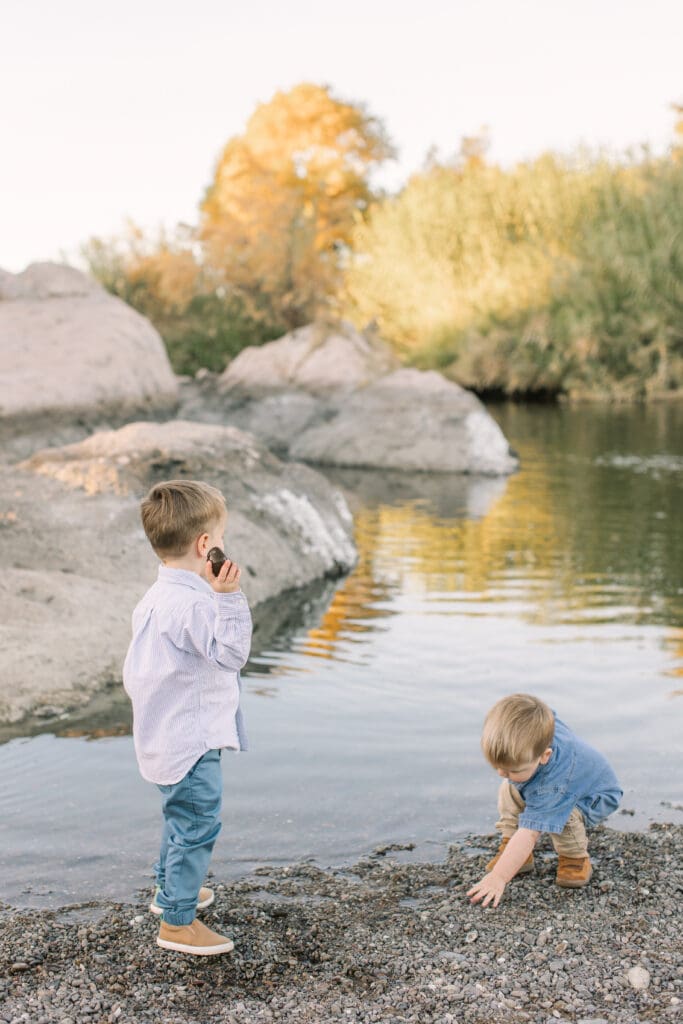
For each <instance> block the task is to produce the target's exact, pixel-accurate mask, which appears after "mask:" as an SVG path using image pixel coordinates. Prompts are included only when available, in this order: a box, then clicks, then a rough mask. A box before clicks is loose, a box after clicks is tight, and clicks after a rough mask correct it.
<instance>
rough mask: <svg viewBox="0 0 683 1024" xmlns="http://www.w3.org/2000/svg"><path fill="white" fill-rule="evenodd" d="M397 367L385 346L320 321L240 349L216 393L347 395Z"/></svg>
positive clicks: (341, 325)
mask: <svg viewBox="0 0 683 1024" xmlns="http://www.w3.org/2000/svg"><path fill="white" fill-rule="evenodd" d="M399 365H400V364H399V361H398V359H397V358H396V356H395V355H394V354H393V353H392V351H391V349H390V348H389V346H388V345H387V344H386V343H385V342H382V341H380V340H379V339H376V338H374V337H373V336H371V335H368V334H360V333H359V332H358V331H356V330H355V329H354V328H353V327H352V326H351V325H350V324H348V323H344V322H342V323H339V324H335V325H330V324H326V323H323V322H319V323H312V324H308V325H307V326H306V327H300V328H299V329H298V330H295V331H291V332H290V333H289V334H286V335H285V336H284V337H283V338H279V339H278V340H277V341H271V342H269V343H268V344H266V345H261V346H255V347H252V348H247V349H244V350H243V351H242V352H240V354H239V355H238V356H236V358H235V359H233V360H232V362H231V363H230V364H229V365H228V367H227V369H226V370H225V372H224V373H223V374H222V376H221V379H220V389H221V390H222V391H225V392H229V391H235V390H236V391H243V392H245V393H247V394H250V395H254V394H263V393H265V392H268V391H282V390H290V389H292V388H295V389H303V390H305V391H310V392H311V393H313V394H327V393H329V392H331V391H332V392H336V391H339V390H341V391H347V390H348V391H351V390H355V389H356V388H360V387H364V386H365V385H367V384H369V383H371V382H373V381H375V380H378V379H379V378H380V377H382V376H383V375H384V374H386V373H389V372H391V371H392V370H394V369H397V368H398V367H399Z"/></svg>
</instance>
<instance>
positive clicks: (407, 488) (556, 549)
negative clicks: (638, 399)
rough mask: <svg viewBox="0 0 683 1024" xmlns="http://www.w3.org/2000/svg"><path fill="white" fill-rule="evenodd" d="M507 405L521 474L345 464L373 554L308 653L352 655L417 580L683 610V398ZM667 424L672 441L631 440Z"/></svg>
mask: <svg viewBox="0 0 683 1024" xmlns="http://www.w3.org/2000/svg"><path fill="white" fill-rule="evenodd" d="M494 411H495V412H497V414H498V416H499V418H500V419H501V420H502V425H503V428H504V429H505V430H506V432H507V433H508V436H511V437H512V439H513V441H514V444H515V447H516V448H517V450H518V451H519V452H520V454H521V457H522V467H523V468H522V471H521V472H520V473H518V474H517V475H515V476H513V477H511V478H510V479H509V480H503V481H500V480H495V481H490V480H480V479H477V478H467V477H460V478H453V477H451V478H448V477H441V476H438V475H426V474H423V475H420V474H414V475H410V476H406V475H397V474H388V473H384V474H380V473H376V472H371V471H365V472H362V471H347V472H341V471H337V472H336V473H334V474H332V478H333V480H334V482H335V483H337V484H338V485H339V486H341V487H342V488H343V489H344V491H345V494H346V497H347V500H348V501H349V503H350V505H351V507H352V508H353V509H354V512H355V516H356V543H357V546H358V550H359V554H360V559H359V563H358V566H357V568H356V570H355V571H354V573H353V574H352V576H351V577H349V579H347V580H346V582H345V583H344V584H343V585H342V586H341V587H340V588H339V589H338V590H337V592H336V594H335V595H334V597H333V599H332V603H331V605H330V607H329V609H328V610H327V611H326V612H325V614H324V615H323V618H322V621H321V622H320V625H317V626H315V627H313V628H311V629H309V631H308V633H307V635H306V636H305V638H303V639H300V641H299V643H298V647H297V649H298V651H299V652H300V653H302V654H308V655H311V656H315V657H329V658H345V657H349V650H348V647H347V645H348V644H349V643H350V642H351V641H353V640H354V639H355V640H356V641H358V640H362V639H363V638H365V639H367V640H368V641H369V642H371V640H372V633H373V631H374V630H376V629H377V628H379V623H380V622H381V620H382V619H383V618H386V617H387V616H390V615H394V614H396V613H397V609H396V608H395V607H394V605H393V604H392V603H391V598H392V597H393V596H395V595H399V594H410V593H412V594H422V595H425V596H427V597H428V599H429V600H430V601H431V602H433V603H434V604H435V605H438V603H439V601H448V603H449V605H450V606H451V607H454V608H455V607H456V606H458V607H457V611H458V612H459V613H460V614H463V615H466V616H471V615H491V614H494V615H495V616H497V617H498V616H500V615H501V614H508V615H512V616H515V617H522V618H523V619H524V620H525V621H527V622H530V623H536V624H546V625H549V624H565V625H591V626H599V625H601V624H603V625H606V624H610V623H624V624H637V625H649V624H662V623H664V624H675V623H677V622H681V621H683V588H682V585H681V581H682V579H683V573H682V569H683V565H682V564H681V558H682V555H681V552H682V551H683V545H682V544H681V541H682V540H683V536H681V533H682V531H681V523H682V522H683V501H682V500H681V499H682V498H683V485H682V483H681V481H682V480H683V456H679V455H676V454H675V452H672V451H671V450H667V448H668V449H670V447H671V446H672V445H676V444H678V445H680V444H681V434H677V433H676V430H677V424H678V418H679V417H678V411H677V410H675V409H674V410H670V417H669V419H667V417H666V416H664V417H662V416H661V414H660V413H659V411H655V412H652V414H651V415H648V414H647V413H643V412H642V411H641V410H637V411H635V412H634V411H633V410H629V411H628V413H627V414H624V413H621V414H620V413H619V412H618V411H617V412H615V411H614V410H611V411H610V413H609V415H606V414H605V412H604V410H592V409H591V410H589V412H588V413H587V412H586V411H582V410H576V409H572V410H563V409H560V410H557V409H554V410H548V409H544V408H541V409H534V408H532V409H522V408H515V407H507V408H505V407H503V408H500V409H498V410H494ZM634 416H635V417H636V418H637V420H638V422H639V423H640V425H641V427H642V430H643V434H644V436H643V435H641V434H640V433H637V432H636V433H635V435H634V431H633V428H632V419H633V417H634ZM671 420H673V423H671ZM667 425H668V429H667ZM681 426H683V423H682V424H681ZM653 433H654V434H655V435H657V434H659V435H660V436H661V442H660V443H661V444H662V446H663V447H664V451H662V452H659V453H657V454H650V455H647V454H634V455H624V454H620V448H622V447H623V446H624V445H627V446H628V445H634V444H637V445H640V446H642V445H643V444H647V443H648V438H649V443H652V434H653ZM472 509H476V514H472ZM501 602H502V604H503V605H506V606H507V607H506V608H502V607H501ZM368 634H369V635H368ZM591 639H592V641H593V642H595V638H594V637H592V638H591ZM342 648H343V649H344V653H342ZM360 656H361V655H359V654H357V655H356V657H360ZM679 657H680V655H679ZM672 674H676V675H680V674H683V670H682V669H681V667H680V665H679V666H678V668H674V669H673V670H672Z"/></svg>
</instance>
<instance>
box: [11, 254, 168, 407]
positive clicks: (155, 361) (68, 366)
mask: <svg viewBox="0 0 683 1024" xmlns="http://www.w3.org/2000/svg"><path fill="white" fill-rule="evenodd" d="M0 340H1V344H0V422H3V421H5V422H7V421H15V420H19V421H20V422H21V421H24V420H27V419H28V420H31V419H39V418H41V417H44V418H46V419H47V418H50V419H51V420H52V421H53V422H54V421H56V420H60V421H69V420H74V419H76V418H78V417H86V418H93V419H97V418H98V417H101V416H106V415H111V414H114V415H117V416H124V417H125V416H130V415H133V414H140V413H142V414H145V415H148V414H151V413H154V412H155V411H162V410H167V409H172V408H174V407H175V406H176V405H177V401H178V382H177V379H176V377H175V375H174V374H173V371H172V369H171V365H170V363H169V361H168V355H167V353H166V349H165V347H164V343H163V341H162V340H161V337H160V336H159V334H158V333H157V331H156V330H155V329H154V328H153V327H152V325H151V324H150V323H149V321H148V320H146V319H145V318H144V317H143V316H140V314H139V313H136V312H135V310H133V309H131V308H130V306H127V305H126V304H125V303H124V302H121V300H120V299H117V298H114V297H113V296H111V295H109V294H108V293H107V292H106V291H105V290H104V289H103V288H101V287H100V286H99V285H98V284H96V283H95V282H94V281H92V280H91V279H90V278H88V277H86V275H85V274H81V273H80V272H79V271H78V270H75V269H74V268H73V267H67V266H62V265H60V264H55V263H36V264H32V265H31V266H29V267H28V268H27V269H26V270H25V271H24V272H23V273H21V274H9V273H7V272H6V271H2V272H0Z"/></svg>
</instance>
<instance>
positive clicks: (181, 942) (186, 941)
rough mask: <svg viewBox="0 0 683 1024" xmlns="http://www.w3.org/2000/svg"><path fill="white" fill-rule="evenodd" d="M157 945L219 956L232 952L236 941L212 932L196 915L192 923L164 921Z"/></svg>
mask: <svg viewBox="0 0 683 1024" xmlns="http://www.w3.org/2000/svg"><path fill="white" fill-rule="evenodd" d="M157 946H161V947H162V949H173V950H175V951H176V953H192V954H193V955H194V956H217V955H218V954H219V953H232V951H233V949H234V948H235V943H234V942H233V941H232V939H229V938H227V936H225V935H219V934H218V932H212V931H211V929H210V928H207V927H206V925H205V924H202V922H201V921H199V920H198V919H197V918H196V917H195V919H194V921H193V922H192V924H181V925H174V924H167V923H166V921H162V922H161V927H160V928H159V934H158V936H157Z"/></svg>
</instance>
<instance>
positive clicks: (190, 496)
mask: <svg viewBox="0 0 683 1024" xmlns="http://www.w3.org/2000/svg"><path fill="white" fill-rule="evenodd" d="M226 514H227V509H226V505H225V498H224V497H223V495H222V494H221V492H220V491H219V490H218V489H217V488H216V487H212V486H211V484H205V483H202V481H201V480H163V481H162V482H161V483H159V484H155V485H154V487H152V488H151V490H150V492H149V494H148V495H147V497H146V498H145V499H144V501H143V502H142V504H141V505H140V515H141V517H142V526H143V529H144V531H145V533H146V534H147V539H148V540H149V542H150V544H151V545H152V547H153V548H154V550H155V551H156V553H157V554H158V555H159V556H161V557H164V558H178V557H180V556H182V555H184V554H185V553H186V551H187V550H188V549H189V547H190V545H191V544H192V542H193V540H195V538H196V537H199V535H200V534H202V533H205V532H207V531H208V530H209V529H210V528H211V527H212V526H213V525H214V524H215V523H217V522H220V520H221V519H222V517H223V516H225V515H226Z"/></svg>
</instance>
